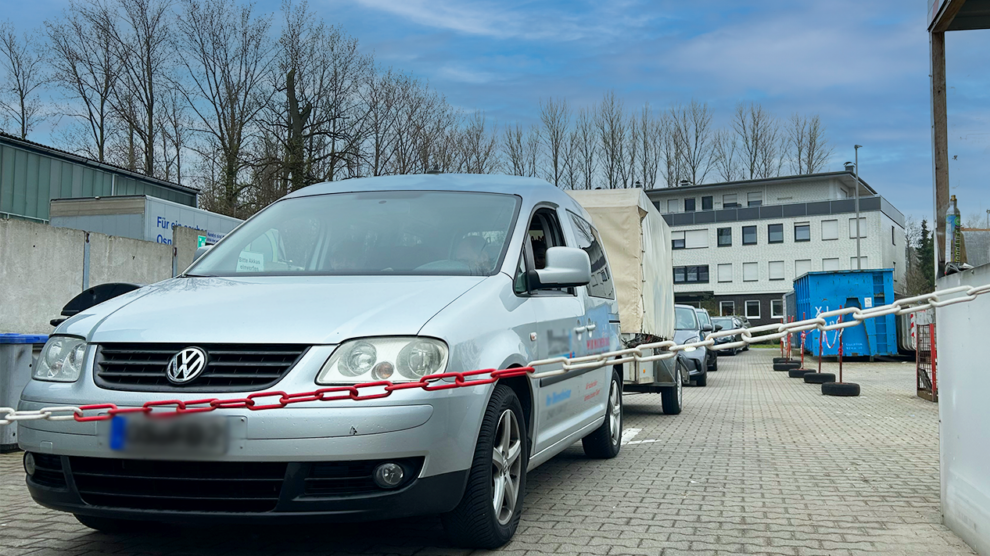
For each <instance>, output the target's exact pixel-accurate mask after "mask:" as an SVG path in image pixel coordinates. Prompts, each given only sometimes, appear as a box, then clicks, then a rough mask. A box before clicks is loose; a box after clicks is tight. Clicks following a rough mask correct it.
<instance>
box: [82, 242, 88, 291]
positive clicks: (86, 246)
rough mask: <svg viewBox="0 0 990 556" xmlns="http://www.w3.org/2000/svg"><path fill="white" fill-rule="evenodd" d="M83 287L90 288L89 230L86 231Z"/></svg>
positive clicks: (84, 288) (84, 289)
mask: <svg viewBox="0 0 990 556" xmlns="http://www.w3.org/2000/svg"><path fill="white" fill-rule="evenodd" d="M82 289H83V291H86V290H88V289H89V232H86V243H83V275H82Z"/></svg>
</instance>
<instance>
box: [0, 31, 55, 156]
mask: <svg viewBox="0 0 990 556" xmlns="http://www.w3.org/2000/svg"><path fill="white" fill-rule="evenodd" d="M44 64H45V55H44V54H43V53H42V52H41V51H40V50H39V49H38V44H37V39H36V38H35V37H34V36H33V35H31V34H29V33H25V34H24V35H22V36H20V37H18V36H17V33H16V32H15V31H14V24H13V23H11V22H10V21H6V22H3V23H0V67H2V68H3V69H4V71H5V72H6V74H7V76H6V80H5V82H4V83H3V84H2V85H0V109H2V110H3V112H4V117H5V119H10V120H13V121H14V125H15V126H16V128H17V134H18V135H20V137H21V139H27V136H28V133H30V132H31V131H32V130H33V129H34V128H35V126H37V125H38V124H39V123H41V122H42V120H44V114H43V111H42V104H41V99H40V98H38V97H39V94H38V93H39V92H40V91H39V89H40V88H41V87H42V86H44V85H45V84H46V83H47V82H48V76H47V75H45V66H44Z"/></svg>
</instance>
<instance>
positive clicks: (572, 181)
mask: <svg viewBox="0 0 990 556" xmlns="http://www.w3.org/2000/svg"><path fill="white" fill-rule="evenodd" d="M579 146H580V138H579V135H578V132H577V131H576V130H573V131H571V132H570V133H568V134H567V141H566V143H565V144H564V149H563V152H562V153H561V166H563V169H564V173H563V176H561V182H560V184H561V187H563V188H564V189H578V188H579V187H580V186H581V185H582V184H581V160H580V157H579V156H578V153H579Z"/></svg>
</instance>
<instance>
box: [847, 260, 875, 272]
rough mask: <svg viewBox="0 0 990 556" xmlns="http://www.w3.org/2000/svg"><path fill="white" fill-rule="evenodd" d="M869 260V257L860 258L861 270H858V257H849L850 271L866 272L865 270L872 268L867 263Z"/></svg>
mask: <svg viewBox="0 0 990 556" xmlns="http://www.w3.org/2000/svg"><path fill="white" fill-rule="evenodd" d="M867 260H869V257H860V258H859V262H860V266H859V268H856V257H849V269H850V270H864V269H867V268H870V266H869V265H868V264H867V262H866V261H867Z"/></svg>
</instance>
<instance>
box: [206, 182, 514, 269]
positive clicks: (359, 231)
mask: <svg viewBox="0 0 990 556" xmlns="http://www.w3.org/2000/svg"><path fill="white" fill-rule="evenodd" d="M518 206H519V200H518V198H517V197H515V196H512V195H501V194H492V193H468V192H448V191H373V192H363V193H337V194H332V195H318V196H313V197H297V198H293V199H285V200H282V201H279V202H277V203H275V204H273V205H272V206H270V207H268V208H267V209H265V210H264V211H262V212H260V213H259V214H258V215H257V216H255V217H254V218H252V219H251V220H249V221H247V222H245V223H244V224H243V225H242V226H240V227H239V228H237V229H236V230H235V231H234V232H232V233H231V234H229V235H228V236H227V237H226V238H224V240H223V241H222V242H221V243H219V244H217V246H216V247H214V248H212V249H210V250H209V251H208V252H207V253H206V254H205V255H203V257H202V258H201V259H200V260H199V261H197V262H196V264H194V265H193V266H192V267H191V268H190V269H189V271H188V272H187V275H190V276H287V275H396V274H403V275H410V274H414V275H421V274H422V275H448V276H488V275H491V274H494V273H495V272H496V269H497V268H498V264H499V262H500V261H501V258H502V255H503V253H504V251H505V246H506V243H507V239H508V237H509V233H510V230H511V229H512V224H513V222H514V221H515V217H516V211H517V209H518Z"/></svg>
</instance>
